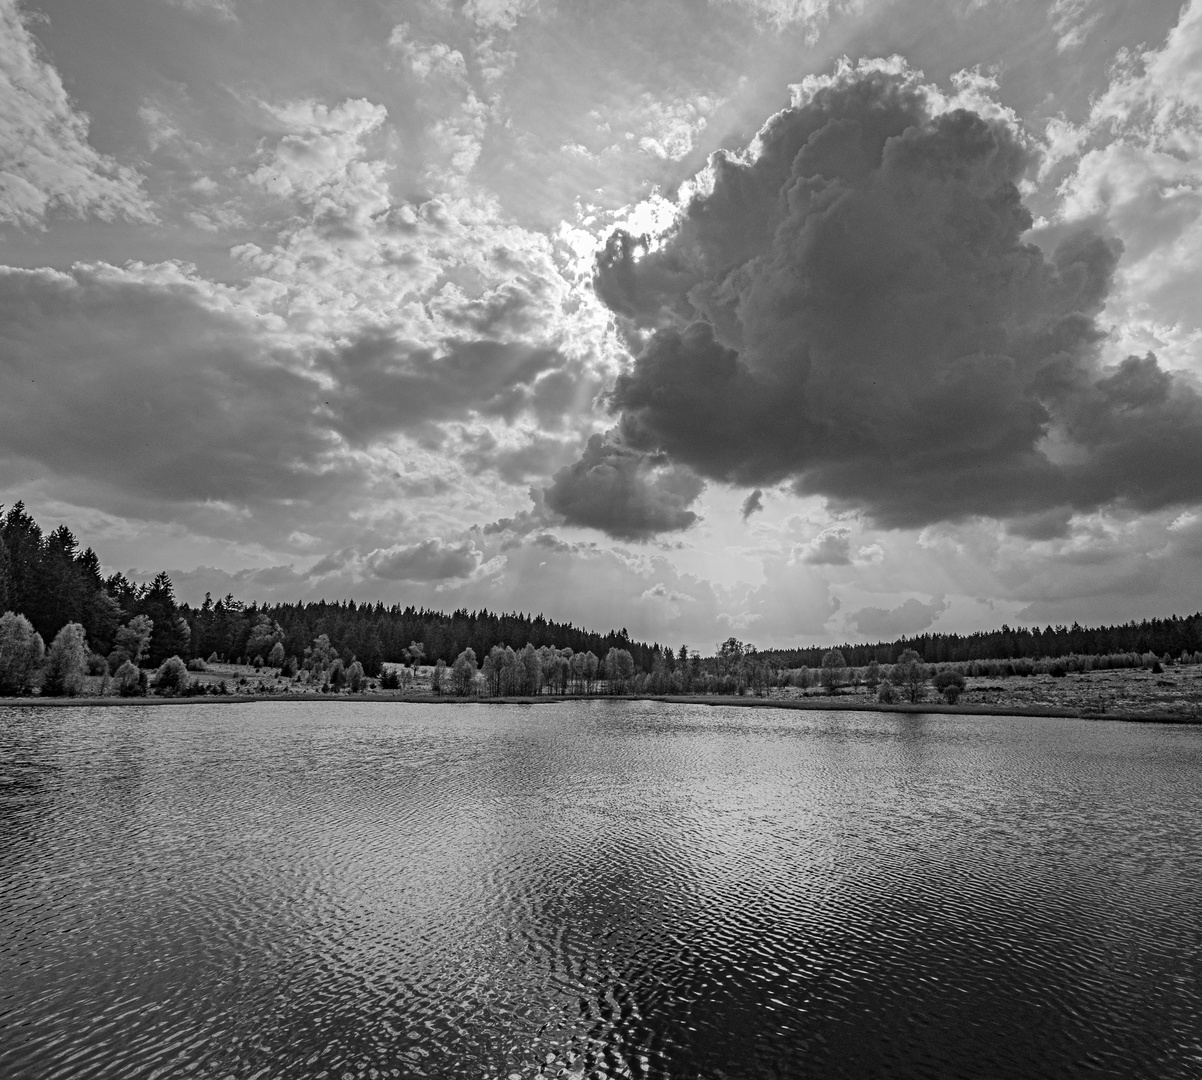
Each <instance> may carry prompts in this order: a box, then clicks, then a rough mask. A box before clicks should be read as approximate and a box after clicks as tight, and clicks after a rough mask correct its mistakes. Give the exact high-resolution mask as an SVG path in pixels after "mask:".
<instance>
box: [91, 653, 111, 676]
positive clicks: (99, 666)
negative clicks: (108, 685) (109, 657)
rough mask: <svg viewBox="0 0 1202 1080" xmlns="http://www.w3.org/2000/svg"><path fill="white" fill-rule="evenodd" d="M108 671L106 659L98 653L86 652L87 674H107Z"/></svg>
mask: <svg viewBox="0 0 1202 1080" xmlns="http://www.w3.org/2000/svg"><path fill="white" fill-rule="evenodd" d="M108 673H109V666H108V661H106V660H105V658H104V657H103V656H101V655H100V653H94V652H89V653H88V674H89V675H107V674H108Z"/></svg>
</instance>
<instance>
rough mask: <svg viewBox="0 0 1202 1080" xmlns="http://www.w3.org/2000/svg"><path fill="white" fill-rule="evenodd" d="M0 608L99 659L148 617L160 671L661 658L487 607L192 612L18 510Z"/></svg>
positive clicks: (645, 666)
mask: <svg viewBox="0 0 1202 1080" xmlns="http://www.w3.org/2000/svg"><path fill="white" fill-rule="evenodd" d="M6 611H13V612H15V613H17V614H19V615H23V616H24V617H25V618H26V619H28V620H29V622H30V623H31V624H32V627H33V629H34V630H35V631H36V632H37V633H38V634H39V635H40V636H41V638H42V640H43V641H44V642H46V643H50V642H51V641H53V639H54V637H55V636H56V635H57V634H58V632H59V631H60V630H61V629H62V628H63V627H64V626H66V625H67V624H68V623H76V624H79V625H80V626H82V627H83V629H84V632H85V634H86V637H87V645H88V647H89V649H90V650H91V651H92V652H93V653H95V654H98V655H100V656H108V655H110V654H111V653H112V652H113V650H114V649H116V648H117V646H118V641H119V638H121V637H122V636H123V635H122V630H123V628H128V627H129V626H130V625H131V624H132V623H133V622H134V620H136V619H139V618H143V619H145V620H149V622H150V623H151V624H152V626H151V629H150V631H149V639H148V641H147V642H146V645H145V648H144V649H143V650H142V651H141V653H140V655H139V656H138V661H139V662H140V663H141V664H142V666H144V667H158V666H160V665H161V664H162V663H163V662H164V661H165V660H166V659H168V658H169V657H172V656H178V657H180V658H181V659H183V660H185V661H186V660H188V659H190V658H192V657H201V658H205V657H209V656H212V655H214V654H216V655H217V656H219V657H221V658H223V659H229V660H231V661H233V660H237V659H245V660H246V661H247V662H252V661H253V660H254V659H255V658H256V657H257V656H260V655H261V656H262V657H263V658H264V659H267V657H268V654H269V653H270V652H271V651H272V649H273V648H274V646H275V645H276V644H277V643H279V644H282V646H283V652H284V654H285V655H286V656H289V657H295V658H298V659H299V658H301V657H303V656H304V654H305V650H306V649H308V648H309V647H311V646H312V645H313V643H314V641H315V640H316V639H317V638H319V637H321V636H322V635H325V636H326V638H327V639H328V641H329V644H330V646H331V648H332V649H333V651H334V653H335V654H336V655H337V656H338V657H340V658H341V659H342V660H343V662H344V664H346V665H348V666H349V665H350V664H351V663H353V662H354V661H356V660H357V661H358V662H359V663H360V664H361V665H362V667H363V670H364V672H365V673H366V674H367V675H368V676H375V675H378V674H379V672H380V671H381V666H382V664H384V663H385V662H393V663H407V662H409V661H410V660H411V659H413V657H414V650H413V649H412V647H413V646H414V645H420V646H421V648H422V653H421V655H422V660H423V662H424V663H427V664H435V663H436V662H437V661H438V660H444V661H445V662H446V663H447V664H448V665H450V664H452V663H453V661H454V660H455V658H456V657H457V656H459V655H460V654H461V653H462V652H463V651H464V650H465V649H469V648H470V649H472V650H473V651H474V652H475V654H476V655H477V656H481V657H484V656H487V655H488V654H489V652H490V651H491V650H492V649H493V647H494V646H498V645H499V646H501V647H506V646H508V647H510V648H512V649H515V650H521V649H523V648H525V646H526V645H527V644H529V645H533V646H534V648H535V649H538V648H541V647H543V646H552V647H555V648H558V649H571V650H572V651H573V652H575V653H589V652H592V653H593V654H595V655H596V656H598V657H600V658H601V659H602V660H604V657H605V655H606V654H607V653H608V652H609V650H610V649H613V648H618V649H623V650H625V651H627V652H629V653H630V654H631V657H632V659H633V661H634V664H635V667H636V669H637V670H640V671H650V670H651V668H652V667H653V665H654V662H655V658H656V656H657V655H659V654H660V652H661V651H663V650H661V649H660V647H659V646H658V645H647V644H646V643H644V642H638V641H631V640H630V637H629V635H628V634H627V632H626V630H625V628H623V629H622V630H610V631H609V632H608V633H605V634H600V633H597V632H595V631H590V630H585V629H582V628H580V627H576V626H574V625H572V624H571V623H560V622H555V621H553V620H549V619H546V618H544V617H543V616H542V615H525V614H519V613H516V612H515V613H511V614H503V613H498V612H492V611H488V610H486V609H482V610H480V611H467V610H459V611H454V612H451V613H450V614H446V613H444V612H441V611H434V610H428V609H426V608H417V607H412V606H409V607H401V606H400V605H397V604H393V605H391V606H388V607H386V606H385V605H384V604H382V603H376V604H374V605H373V604H359V603H356V602H355V601H354V600H345V601H340V602H329V601H325V600H320V601H313V602H308V603H294V604H262V605H260V604H256V603H251V604H245V603H243V602H242V601H240V600H237V599H235V598H234V597H233V596H230V595H227V596H225V597H222V598H220V599H218V600H213V599H212V597H211V596H208V595H206V597H205V599H204V602H203V603H202V604H201V605H200V606H199V607H193V606H190V605H189V604H186V603H180V602H178V601H177V599H176V596H175V591H174V587H173V585H172V582H171V578H170V577H169V575H168V574H167V573H166V572H160V573H159V574H157V575H155V577H154V578H153V579H152V580H151V581H149V582H146V583H141V584H139V583H135V582H133V581H130V580H129V579H128V578H127V577H126V576H125V575H124V574H122V573H120V572H117V573H113V574H110V575H108V576H107V577H105V576H104V575H103V574H102V572H101V564H100V559H99V557H98V556H97V554H96V552H95V551H93V549H92V548H90V547H88V548H85V549H82V550H81V548H80V544H79V541H78V540H77V539H76V537H75V534H74V533H73V532H72V531H71V529H70V528H68V527H67V526H66V525H60V526H59V527H58V528H56V529H55V530H54V531H53V532H50V533H48V534H47V533H43V531H42V529H41V527H40V526H39V525H38V524H37V522H36V521H35V520H34V519H33V517H32V516H31V515H30V514H29V513H28V511H27V510H26V508H25V506H24V504H23V503H21V502H18V503H16V504H15V505H14V506H13V507H12V508H11V509H9V510H8V512H7V513H5V514H4V515H3V517H2V518H0V612H6ZM142 625H144V623H143V624H142ZM124 636H125V637H128V635H124Z"/></svg>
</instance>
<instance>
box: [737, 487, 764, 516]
mask: <svg viewBox="0 0 1202 1080" xmlns="http://www.w3.org/2000/svg"><path fill="white" fill-rule="evenodd" d="M763 509H764V492H763V491H762V490H761V489H760V488H756V489H755V491H753V492H752V493H751V494H750V495H748V496H747V498H745V499H744V500H743V506H742V507H741V511H742V514H743V520H744V521H746V520H747V519H748V518H749V517H751V515H752V514H754V513H756V512H757V511H759V510H763Z"/></svg>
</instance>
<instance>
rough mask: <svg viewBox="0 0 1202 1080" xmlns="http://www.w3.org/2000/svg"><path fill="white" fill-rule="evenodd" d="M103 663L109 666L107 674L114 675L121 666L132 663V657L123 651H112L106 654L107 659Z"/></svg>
mask: <svg viewBox="0 0 1202 1080" xmlns="http://www.w3.org/2000/svg"><path fill="white" fill-rule="evenodd" d="M105 662H106V663H107V664H108V666H109V674H110V675H116V674H117V669H118V668H120V667H121V666H122V665H123V664H129V663H133V657H132V656H130V655H129V653H127V652H126V651H125V650H124V649H114V650H113V651H112V652H111V653H109V654H108V658H107V660H106V661H105Z"/></svg>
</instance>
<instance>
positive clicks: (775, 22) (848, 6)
mask: <svg viewBox="0 0 1202 1080" xmlns="http://www.w3.org/2000/svg"><path fill="white" fill-rule="evenodd" d="M711 2H714V0H711ZM722 2H724V3H728V4H734V5H735V6H737V7H741V8H744V9H745V10H746V11H748V12H749V13H751V14H752V15H754V16H756V17H757V18H758V19H761V20H763V21H764V22H765V23H768V24H770V25H771V26H773V27H774V28H776V29H777V30H781V29H784V28H786V27H789V26H794V25H799V26H801V27H803V28H804V30H805V36H806V41H807V42H808V43H809V44H811V45H812V44H813V43H814V42H815V41H817V40H818V35H819V33H820V32H821V30H822V28H823V27H824V26H825V25H826V24H827V23H828V22H829V21H830V18H831V16H832V15H838V14H840V13H841V12H843V11H847V10H852V9H854V8H856V7H857V6H858V0H722Z"/></svg>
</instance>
